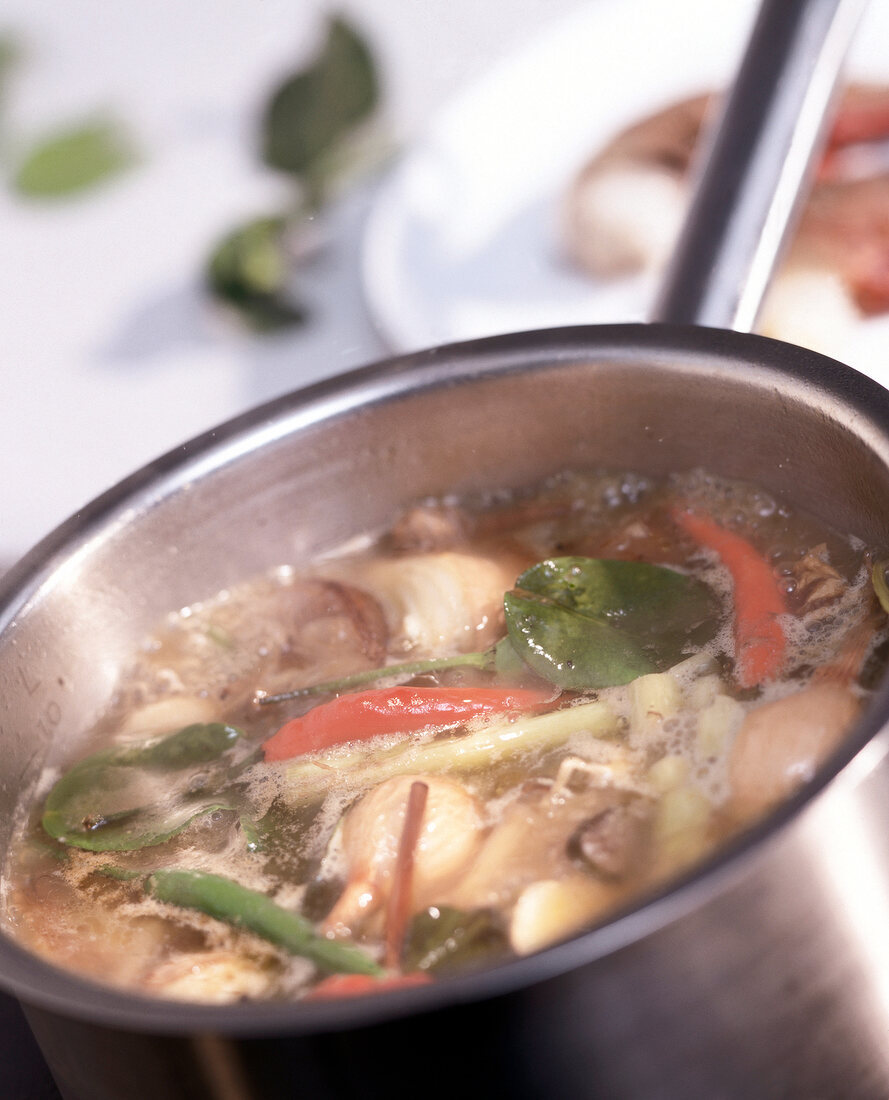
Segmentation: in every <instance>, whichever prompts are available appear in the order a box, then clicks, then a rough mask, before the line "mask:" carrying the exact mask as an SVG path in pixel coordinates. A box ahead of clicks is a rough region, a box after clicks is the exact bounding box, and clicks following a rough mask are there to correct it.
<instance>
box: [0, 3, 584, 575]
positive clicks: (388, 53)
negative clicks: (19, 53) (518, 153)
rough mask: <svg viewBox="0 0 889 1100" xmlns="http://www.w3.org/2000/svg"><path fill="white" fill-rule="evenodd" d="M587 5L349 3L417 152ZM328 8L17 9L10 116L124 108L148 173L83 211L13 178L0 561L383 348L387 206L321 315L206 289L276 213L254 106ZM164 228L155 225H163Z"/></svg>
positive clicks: (20, 128)
mask: <svg viewBox="0 0 889 1100" xmlns="http://www.w3.org/2000/svg"><path fill="white" fill-rule="evenodd" d="M577 4H578V0H486V2H479V0H351V2H348V3H345V4H341V5H339V7H340V8H341V10H344V11H346V12H347V13H348V14H349V15H350V16H351V17H352V18H353V19H354V20H355V21H356V22H359V23H360V25H361V26H362V27H363V28H364V30H365V31H366V33H367V35H368V36H369V38H370V39H371V40H372V42H373V43H374V46H375V49H376V51H377V54H378V56H379V58H380V59H381V62H382V65H383V69H384V76H385V81H386V86H387V115H388V119H389V124H390V127H391V131H392V133H393V134H394V136H395V138H396V140H397V141H398V142H399V143H401V144H406V143H408V142H409V141H410V138H411V136H412V135H413V134H416V133H418V132H420V131H421V129H422V127H423V125H424V123H426V122H427V121H428V120H429V119H430V118H431V117H433V115H434V113H435V111H436V110H437V109H438V108H439V107H440V106H442V105H443V104H444V103H445V102H446V101H447V100H448V99H449V97H450V96H452V95H453V94H454V93H455V92H456V91H458V90H459V89H460V88H461V87H462V86H464V85H465V84H466V83H467V82H469V81H471V80H473V79H474V78H475V77H477V76H479V75H481V74H482V73H483V72H484V71H485V69H486V68H487V67H488V66H489V65H490V64H491V63H492V62H494V61H496V60H497V59H498V58H499V57H502V56H505V55H507V54H508V53H509V52H510V51H512V50H514V49H516V48H519V47H521V46H522V45H523V44H524V43H526V42H528V41H529V40H530V39H531V38H532V37H533V36H534V34H535V33H537V32H539V31H540V30H542V29H543V28H545V27H546V26H547V24H548V23H549V22H550V21H552V20H555V19H557V18H559V17H560V16H562V15H564V14H566V13H567V12H569V11H571V10H572V9H574V8H575V7H576V6H577ZM328 10H329V7H328V6H327V5H324V4H322V3H320V2H319V0H302V2H301V3H300V4H293V3H290V2H287V3H285V2H283V0H190V2H189V3H187V4H183V3H181V2H180V0H154V2H153V3H151V4H137V3H135V2H134V0H123V2H121V3H117V2H111V0H6V3H5V4H4V6H3V12H2V19H0V31H9V32H11V33H12V34H13V35H14V36H15V37H16V38H17V39H18V40H19V41H20V43H21V44H22V46H23V47H24V51H25V56H24V58H23V60H22V62H21V64H20V66H19V69H18V71H17V72H16V73H15V74H14V77H13V79H12V80H11V82H10V85H9V89H8V92H7V94H6V95H5V97H4V100H3V103H2V106H0V111H2V118H3V121H4V128H3V129H4V135H3V136H4V138H5V147H4V150H3V151H4V152H5V154H6V157H5V159H4V162H3V164H2V168H3V169H4V172H5V173H8V171H9V167H10V154H11V153H12V154H13V155H14V153H15V148H16V142H17V141H22V140H23V139H24V138H26V137H36V136H37V135H40V134H42V133H44V132H45V131H47V130H50V129H52V128H54V127H58V126H59V125H60V124H63V123H66V122H69V121H75V120H77V119H80V118H82V117H83V116H86V115H90V114H108V113H112V114H116V115H118V116H119V117H120V118H121V119H122V120H123V121H124V122H125V123H126V125H127V127H128V129H130V130H131V131H132V132H133V134H134V135H135V138H136V141H137V144H138V146H139V150H140V153H141V161H140V163H139V165H138V166H137V167H136V168H135V169H134V170H132V171H130V172H128V173H127V174H125V175H123V176H121V177H119V178H118V179H117V180H115V181H113V182H111V183H109V184H108V185H106V186H104V187H102V188H100V189H99V190H96V191H94V192H92V193H90V194H87V195H84V196H83V197H81V198H78V199H75V200H68V201H63V202H57V203H45V202H43V203H37V202H33V201H31V202H28V201H26V200H23V199H21V198H19V197H16V196H15V195H14V194H12V192H11V191H10V190H9V189H8V188H6V187H0V223H2V226H3V232H2V250H3V264H2V266H0V302H2V303H3V310H2V313H0V369H2V372H3V374H2V383H0V385H2V395H3V396H2V401H0V471H2V481H0V493H2V496H0V504H2V507H0V516H2V522H0V565H2V564H3V563H6V564H8V563H9V562H11V561H12V560H14V559H15V558H16V557H17V556H18V555H20V554H21V553H23V552H24V551H25V550H26V549H28V548H29V547H30V546H31V545H32V544H33V543H35V542H36V541H37V540H38V539H39V538H41V537H42V536H43V535H44V534H46V533H47V532H48V531H49V530H51V529H52V528H53V527H54V526H55V525H56V524H57V523H59V522H60V521H61V520H63V519H64V518H65V517H66V516H68V515H69V514H71V513H73V512H74V511H76V510H77V508H78V507H80V506H81V505H82V504H83V503H85V502H86V501H88V500H89V499H91V498H92V497H93V496H95V495H96V494H97V493H99V492H101V491H102V490H103V489H105V488H107V487H108V486H110V485H111V484H113V483H114V482H115V481H117V480H118V479H119V478H121V477H123V476H125V475H126V474H127V473H129V472H131V471H132V470H133V469H135V468H136V467H138V466H139V465H141V464H142V463H144V462H146V461H148V460H150V459H151V458H153V457H155V456H156V455H158V454H160V453H162V452H163V451H165V450H168V449H169V448H171V447H174V446H176V445H177V444H179V443H180V442H182V441H184V440H185V439H187V438H189V437H191V436H192V435H194V434H196V433H198V432H200V431H202V430H204V429H206V428H208V427H210V426H212V425H213V424H215V423H217V422H219V421H220V420H223V419H225V418H227V417H229V416H232V415H234V414H236V413H238V412H240V411H242V410H244V409H246V408H249V407H251V406H252V405H255V404H256V403H258V402H259V401H262V400H265V399H267V398H270V397H273V396H275V395H277V394H279V393H283V392H286V391H287V390H290V389H293V388H295V387H296V386H299V385H301V384H303V383H306V382H310V381H314V380H316V379H319V378H321V377H324V376H327V375H330V374H333V373H335V372H338V371H341V370H344V369H346V368H348V367H352V366H355V365H358V364H360V363H362V362H366V361H370V360H372V359H374V358H376V357H378V356H379V355H382V354H384V353H385V351H386V349H385V347H384V345H383V343H382V341H381V340H380V338H379V337H378V336H377V335H376V333H375V332H374V330H373V327H372V325H371V324H370V322H369V320H368V316H367V312H366V310H365V308H364V306H363V302H362V298H361V292H360V285H359V275H358V266H357V258H358V254H359V249H360V232H361V226H362V221H363V217H364V213H365V210H366V207H367V205H368V202H369V200H370V195H369V194H368V192H367V189H364V190H359V191H357V192H355V193H354V194H353V195H352V196H351V197H350V198H349V199H348V200H347V201H346V202H345V203H344V204H343V206H342V207H341V208H339V209H338V210H337V212H336V215H335V217H334V222H333V226H332V232H333V239H332V246H331V247H330V248H329V249H328V251H327V252H326V253H325V254H323V255H322V256H321V257H320V258H319V259H318V261H317V262H316V263H315V265H314V266H313V267H312V269H311V270H310V271H307V272H306V275H305V277H304V284H303V285H304V292H305V296H306V298H307V299H308V300H309V301H310V302H311V303H313V304H314V312H313V317H314V319H313V321H312V323H311V324H310V325H309V326H307V327H305V328H303V329H300V330H296V331H295V332H291V333H288V334H286V335H276V336H273V337H270V338H264V339H262V338H254V337H249V336H246V335H244V334H242V333H239V332H237V331H235V330H233V329H232V328H231V327H229V326H228V325H227V324H226V323H224V322H223V321H222V320H221V319H220V317H219V316H218V314H217V313H215V312H214V311H213V310H212V309H210V308H209V307H208V305H207V302H206V299H205V297H204V295H203V293H202V289H201V265H202V260H203V257H204V256H205V255H206V253H207V250H208V248H210V247H211V245H212V244H213V243H214V242H215V241H216V240H217V239H218V238H219V236H220V235H221V234H222V233H224V232H225V231H226V230H227V229H229V228H231V227H233V226H234V225H236V224H238V223H239V222H240V221H241V220H242V219H245V218H247V217H249V216H251V215H253V214H261V213H265V212H267V211H271V210H273V209H274V208H275V205H276V202H277V201H278V199H279V198H280V197H281V196H282V194H283V187H282V183H281V181H280V179H279V178H278V177H276V176H275V175H274V174H273V173H271V172H269V171H266V170H264V169H262V168H261V167H260V166H259V165H258V160H257V157H256V156H255V153H254V151H253V141H254V139H255V134H256V125H255V121H256V112H257V110H258V109H259V107H260V106H261V104H262V102H263V99H264V95H265V93H266V91H267V90H268V88H269V87H270V85H271V84H272V83H273V82H274V80H275V78H276V76H278V75H280V74H282V73H286V72H287V71H288V70H289V69H291V68H292V67H293V65H294V64H295V63H296V62H297V61H298V60H299V59H300V57H301V56H304V54H305V52H306V51H309V50H310V49H311V46H312V43H313V40H314V36H315V35H316V34H317V33H318V29H319V21H320V20H321V19H322V18H323V15H324V13H325V12H326V11H328ZM146 227H150V230H148V231H147V230H146Z"/></svg>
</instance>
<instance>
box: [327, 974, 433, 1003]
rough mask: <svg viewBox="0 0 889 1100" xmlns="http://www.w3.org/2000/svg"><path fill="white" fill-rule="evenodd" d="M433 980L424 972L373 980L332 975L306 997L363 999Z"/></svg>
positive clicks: (428, 983) (355, 976)
mask: <svg viewBox="0 0 889 1100" xmlns="http://www.w3.org/2000/svg"><path fill="white" fill-rule="evenodd" d="M431 983H432V978H431V977H430V976H429V975H428V974H426V973H425V972H424V971H422V970H413V971H411V973H410V974H390V975H388V976H387V977H383V978H373V977H371V976H370V975H369V974H331V975H330V977H328V978H324V980H323V981H320V982H319V983H318V984H317V985H316V986H315V988H314V989H313V990H312V992H311V993H309V994H308V995H307V996H306V998H305V999H306V1000H307V1001H332V1000H335V999H337V998H339V997H361V996H363V995H364V994H365V993H383V992H385V991H386V990H387V989H408V988H410V987H411V986H414V985H430V984H431Z"/></svg>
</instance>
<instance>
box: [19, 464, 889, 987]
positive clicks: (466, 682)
mask: <svg viewBox="0 0 889 1100" xmlns="http://www.w3.org/2000/svg"><path fill="white" fill-rule="evenodd" d="M872 558H873V555H872V554H871V553H870V552H869V551H868V550H867V548H865V547H863V546H862V545H861V544H860V543H858V542H857V541H856V540H855V539H852V538H847V537H842V536H840V535H838V534H837V533H836V532H833V531H830V530H827V529H826V528H824V527H823V526H821V525H819V524H817V523H815V522H814V521H813V520H811V519H810V518H808V517H806V516H805V515H802V514H800V513H798V512H796V511H792V510H790V509H788V508H787V507H785V506H784V505H783V504H780V503H778V502H777V501H775V500H774V499H773V498H772V497H770V496H769V495H768V494H766V493H764V492H762V491H760V490H757V489H755V488H752V487H750V486H747V485H742V484H738V483H735V482H731V483H729V482H726V481H722V480H719V479H716V478H713V477H710V476H707V475H706V474H704V473H702V472H695V473H693V474H688V475H683V476H677V477H673V478H669V479H667V480H665V481H663V482H655V481H652V480H649V479H647V478H643V477H639V476H636V475H629V474H628V475H620V476H615V475H601V474H595V475H593V474H588V475H570V476H568V475H566V476H563V477H559V478H557V479H555V480H553V481H551V482H549V483H547V484H545V485H543V486H542V487H541V488H539V489H538V490H536V491H535V492H533V493H528V494H522V495H512V496H510V495H505V494H504V495H503V496H502V497H497V496H494V497H491V498H490V499H486V500H484V501H481V500H465V501H459V502H458V501H447V502H432V503H426V504H423V505H420V506H418V507H416V508H414V509H412V510H411V511H410V512H408V513H407V514H406V515H404V516H402V517H401V518H400V519H399V520H398V522H397V523H396V524H395V525H394V526H393V528H392V529H391V530H390V531H389V532H388V533H387V534H386V535H385V536H384V537H383V538H381V539H379V540H377V541H376V542H374V544H373V545H370V546H368V547H366V548H364V549H363V550H362V551H361V552H359V553H355V552H346V551H344V552H343V553H342V554H339V555H336V556H328V557H327V558H325V560H323V561H320V562H317V563H315V564H314V565H313V566H312V567H311V568H308V569H304V568H302V567H299V568H297V567H290V566H288V567H283V568H279V569H276V570H275V571H273V572H271V573H269V574H268V575H266V576H262V577H258V578H255V579H252V580H249V581H247V582H246V583H244V584H243V585H240V586H238V587H235V588H232V589H230V590H227V591H225V592H221V593H219V594H218V595H217V596H215V597H214V598H212V599H209V600H207V601H206V602H203V603H200V604H195V605H194V606H192V607H188V608H185V609H183V610H180V611H179V612H177V613H175V614H173V615H171V616H170V617H169V618H168V619H167V620H166V621H165V622H163V623H161V624H160V625H159V627H158V629H157V631H156V632H155V633H154V634H153V635H152V637H150V638H149V639H147V640H146V642H145V644H144V646H143V647H142V650H141V652H140V653H139V654H138V655H137V656H136V658H135V659H134V660H133V661H132V662H131V665H130V667H129V668H128V669H127V671H126V674H125V675H124V676H122V678H121V680H120V685H119V689H118V691H117V694H116V697H115V698H114V700H113V702H112V704H111V706H110V707H109V710H108V713H107V715H106V716H105V717H104V719H103V720H102V722H101V723H100V724H99V726H98V727H97V728H96V729H95V730H94V731H93V732H92V734H91V735H90V740H89V742H88V743H87V744H85V745H84V744H82V745H81V746H80V750H79V754H78V757H77V758H76V759H75V760H73V761H72V760H70V759H68V760H66V761H63V762H61V763H60V764H59V765H57V766H55V767H53V768H52V769H49V770H47V772H46V773H45V774H44V776H43V779H42V781H41V790H40V792H39V795H38V797H37V798H36V799H35V801H34V805H33V808H32V809H31V810H30V811H27V812H25V813H24V816H27V818H28V820H27V821H25V822H23V824H22V828H21V830H20V834H19V838H18V840H17V842H16V844H15V846H14V849H13V852H12V855H11V857H10V859H9V864H8V867H7V873H6V879H5V882H6V885H5V892H6V902H7V906H6V908H7V923H8V924H9V925H11V927H12V929H13V930H14V933H15V934H16V935H17V936H18V937H19V938H20V939H21V940H22V941H23V942H24V943H25V944H27V945H28V946H29V947H30V948H31V949H33V950H34V951H35V952H37V953H39V954H40V955H43V956H45V957H47V958H49V959H51V960H52V961H54V962H56V963H57V964H59V965H61V966H65V967H69V968H71V969H72V970H75V971H77V972H79V973H81V974H84V975H87V976H89V977H91V978H94V979H96V980H99V981H102V982H109V983H112V984H114V985H118V986H124V987H127V988H130V989H133V990H136V991H138V992H140V993H144V994H154V995H158V996H164V997H170V998H181V999H186V1000H195V1001H210V1002H227V1001H232V1000H237V999H241V998H272V999H298V998H304V997H305V998H316V997H322V996H331V995H343V994H348V993H363V992H367V991H369V990H377V989H384V988H387V987H390V986H392V985H393V984H402V983H406V982H415V981H416V982H422V981H436V980H440V979H441V978H442V977H443V976H446V975H449V974H452V973H456V972H460V971H465V970H467V969H470V968H474V967H478V966H481V965H486V964H491V963H496V962H500V961H503V960H506V959H509V958H512V957H515V956H517V955H526V954H528V953H530V952H533V951H536V950H539V949H541V948H543V947H545V946H547V945H549V944H552V943H554V942H557V941H559V940H562V939H565V938H566V937H569V936H571V935H573V934H575V933H576V932H578V931H580V930H582V929H585V928H589V927H592V926H594V925H596V924H598V923H601V922H603V921H606V920H608V919H609V916H610V915H611V914H614V913H615V912H617V911H618V910H620V909H622V908H625V907H626V906H627V905H628V904H631V903H632V902H633V901H634V900H636V899H641V898H643V897H644V896H645V895H646V893H650V892H651V891H653V890H655V889H657V888H658V887H659V886H661V885H662V884H663V883H664V882H665V881H666V880H668V879H669V878H670V877H671V876H674V875H676V874H677V872H680V871H681V870H683V869H686V868H688V867H690V866H691V865H693V864H694V863H695V862H696V861H698V860H700V859H701V858H702V857H704V856H705V855H707V854H708V853H710V852H712V851H713V850H714V848H715V847H716V846H718V845H719V844H720V843H722V842H723V841H725V840H726V839H727V838H729V837H731V836H732V835H733V834H734V833H736V832H738V831H739V830H740V829H742V828H744V827H745V826H746V825H748V824H749V823H750V822H751V821H753V820H755V819H756V818H758V817H760V816H761V815H762V814H764V813H765V812H767V811H768V810H769V809H770V808H772V807H773V806H775V805H776V804H777V803H779V802H780V801H781V800H782V799H784V798H786V797H787V796H789V795H790V794H791V793H793V792H794V791H795V790H796V789H797V788H798V787H799V786H800V785H801V784H803V783H804V782H805V781H806V780H807V779H808V778H810V777H811V776H812V775H813V773H814V772H815V770H816V768H817V767H818V765H819V764H820V763H821V762H822V761H823V760H824V759H825V758H826V757H827V756H828V755H829V753H830V752H831V751H832V750H833V749H834V748H835V747H836V746H837V744H838V743H839V742H840V740H841V739H842V737H843V734H844V732H845V731H846V730H847V729H848V727H849V726H850V724H851V723H852V722H853V721H854V719H855V717H856V715H857V714H858V713H859V711H860V709H861V707H862V704H863V701H864V700H865V698H866V695H867V690H868V687H869V686H870V685H872V684H873V683H874V682H875V679H876V677H877V674H878V671H877V670H878V668H879V666H880V656H879V655H880V652H881V643H882V641H883V637H884V620H885V615H884V613H883V611H882V610H881V607H880V603H879V599H878V595H879V594H880V593H881V592H882V593H885V590H886V586H885V581H884V579H883V577H882V573H881V570H880V569H874V567H873V561H872ZM872 575H873V576H875V577H876V579H877V585H876V587H877V589H878V592H877V594H876V595H875V592H874V586H873V584H872ZM69 751H70V750H69Z"/></svg>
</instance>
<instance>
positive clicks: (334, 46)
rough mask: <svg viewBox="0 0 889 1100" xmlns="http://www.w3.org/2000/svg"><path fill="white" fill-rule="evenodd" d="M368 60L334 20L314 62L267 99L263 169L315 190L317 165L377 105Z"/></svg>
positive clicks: (353, 35) (348, 30) (351, 33)
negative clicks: (265, 166) (297, 180)
mask: <svg viewBox="0 0 889 1100" xmlns="http://www.w3.org/2000/svg"><path fill="white" fill-rule="evenodd" d="M379 97H380V92H379V82H378V78H377V72H376V65H375V63H374V59H373V55H372V53H371V51H370V49H369V48H368V46H367V45H366V43H365V42H364V40H363V39H362V38H361V36H360V35H359V34H358V33H357V32H356V31H355V30H354V29H353V28H352V27H351V26H349V24H348V23H346V22H345V21H344V20H343V19H341V18H333V19H331V20H330V22H329V23H328V26H327V36H326V39H325V41H324V43H323V44H322V46H321V49H320V50H319V52H318V54H317V56H316V57H315V58H314V59H313V60H312V61H311V63H310V64H309V65H308V66H306V68H304V69H302V70H301V71H299V72H297V73H295V74H294V75H293V76H291V77H290V78H289V79H287V80H285V81H284V83H283V84H282V85H281V86H280V87H279V88H278V90H277V91H276V92H275V93H274V94H273V95H272V97H271V100H270V101H269V104H268V107H267V108H266V113H265V118H264V120H263V132H262V155H263V159H264V160H265V162H266V164H268V165H270V166H271V167H272V168H278V169H280V170H281V171H282V172H287V173H289V174H291V175H294V176H297V177H298V178H299V179H300V180H301V182H302V183H303V184H304V186H306V187H308V189H309V190H310V191H311V192H313V193H314V192H316V191H317V190H319V188H320V186H321V184H320V182H319V179H318V177H319V176H320V177H322V178H323V175H324V172H323V169H322V162H323V161H324V160H325V159H326V158H327V157H328V156H329V154H331V153H332V152H333V150H334V149H335V147H336V146H337V145H338V144H339V143H340V142H341V141H342V140H343V139H344V138H346V137H347V136H348V135H349V134H350V133H351V132H352V131H353V130H354V129H355V128H356V127H358V126H359V125H360V124H361V123H362V122H364V121H366V120H367V119H369V118H370V116H371V115H372V114H373V112H374V110H375V108H376V106H377V104H378V102H379Z"/></svg>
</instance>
